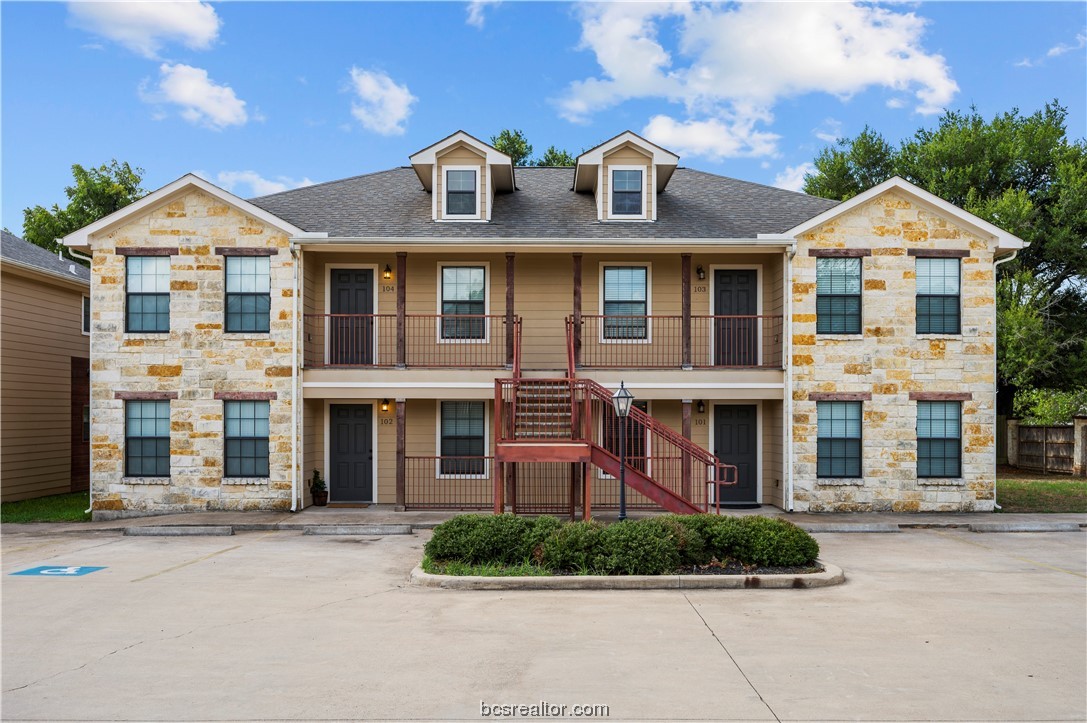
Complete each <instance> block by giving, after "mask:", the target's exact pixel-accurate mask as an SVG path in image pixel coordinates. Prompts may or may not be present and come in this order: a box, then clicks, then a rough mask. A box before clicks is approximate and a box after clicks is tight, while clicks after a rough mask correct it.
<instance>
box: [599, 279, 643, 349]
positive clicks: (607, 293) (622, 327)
mask: <svg viewBox="0 0 1087 723" xmlns="http://www.w3.org/2000/svg"><path fill="white" fill-rule="evenodd" d="M603 306H604V309H603V311H604V329H603V331H604V339H648V338H649V328H648V321H649V319H648V316H649V268H648V267H646V266H605V267H604V290H603Z"/></svg>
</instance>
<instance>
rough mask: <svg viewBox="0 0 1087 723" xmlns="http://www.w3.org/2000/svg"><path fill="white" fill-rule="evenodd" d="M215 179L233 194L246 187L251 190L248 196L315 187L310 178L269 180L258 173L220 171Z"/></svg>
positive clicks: (285, 177)
mask: <svg viewBox="0 0 1087 723" xmlns="http://www.w3.org/2000/svg"><path fill="white" fill-rule="evenodd" d="M215 179H216V182H217V183H218V184H219V185H220V186H222V187H223V188H225V189H226V190H228V191H230V192H231V193H235V194H240V191H241V189H240V188H239V187H246V188H248V189H249V194H248V195H252V196H267V195H268V194H270V193H282V192H283V191H289V190H291V189H292V188H302V187H303V186H312V185H313V181H311V180H310V179H308V178H303V179H302V180H301V181H297V180H295V179H293V178H288V177H287V176H276V177H275V178H274V179H269V178H264V177H263V176H261V175H260V174H259V173H257V172H256V171H220V172H219V173H218V175H216V177H215ZM235 189H237V190H235Z"/></svg>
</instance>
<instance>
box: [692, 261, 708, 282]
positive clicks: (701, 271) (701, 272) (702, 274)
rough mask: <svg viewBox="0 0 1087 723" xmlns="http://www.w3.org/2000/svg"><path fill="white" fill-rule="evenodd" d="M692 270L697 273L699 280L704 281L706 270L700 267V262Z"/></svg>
mask: <svg viewBox="0 0 1087 723" xmlns="http://www.w3.org/2000/svg"><path fill="white" fill-rule="evenodd" d="M694 272H695V273H696V274H698V280H699V281H705V280H706V270H705V269H704V268H702V264H699V265H698V268H697V269H695V270H694Z"/></svg>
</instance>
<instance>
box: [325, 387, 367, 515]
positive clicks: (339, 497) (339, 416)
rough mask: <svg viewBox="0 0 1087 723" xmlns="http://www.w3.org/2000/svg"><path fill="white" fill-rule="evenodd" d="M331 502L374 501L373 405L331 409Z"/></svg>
mask: <svg viewBox="0 0 1087 723" xmlns="http://www.w3.org/2000/svg"><path fill="white" fill-rule="evenodd" d="M329 416H330V420H329V425H328V428H329V429H328V433H329V437H330V439H329V445H330V447H329V455H328V456H329V460H328V461H329V471H328V493H329V494H328V499H329V501H330V502H373V501H374V498H373V494H374V434H373V432H374V428H373V419H374V405H372V404H332V405H330V406H329Z"/></svg>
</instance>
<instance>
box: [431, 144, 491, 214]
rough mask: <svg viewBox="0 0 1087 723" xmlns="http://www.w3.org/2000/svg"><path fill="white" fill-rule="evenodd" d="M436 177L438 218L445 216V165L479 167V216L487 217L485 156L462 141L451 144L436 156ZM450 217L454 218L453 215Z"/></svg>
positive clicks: (487, 197) (487, 189)
mask: <svg viewBox="0 0 1087 723" xmlns="http://www.w3.org/2000/svg"><path fill="white" fill-rule="evenodd" d="M437 165H438V178H437V179H436V181H435V184H434V193H436V194H437V199H438V218H445V168H446V167H447V166H474V167H476V168H478V169H479V217H480V218H481V219H486V218H487V202H488V200H489V195H490V186H489V183H488V181H489V179H488V178H487V162H486V158H485V157H484V156H483V155H481V154H479V153H477V152H476V150H475V149H473V148H472V147H471V146H468V145H466V144H464V143H458V144H455V145H453V146H451V147H450V148H449V149H448V150H446V151H444V152H442V153H441V154H439V155H438V157H437ZM452 218H456V216H453V217H452Z"/></svg>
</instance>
